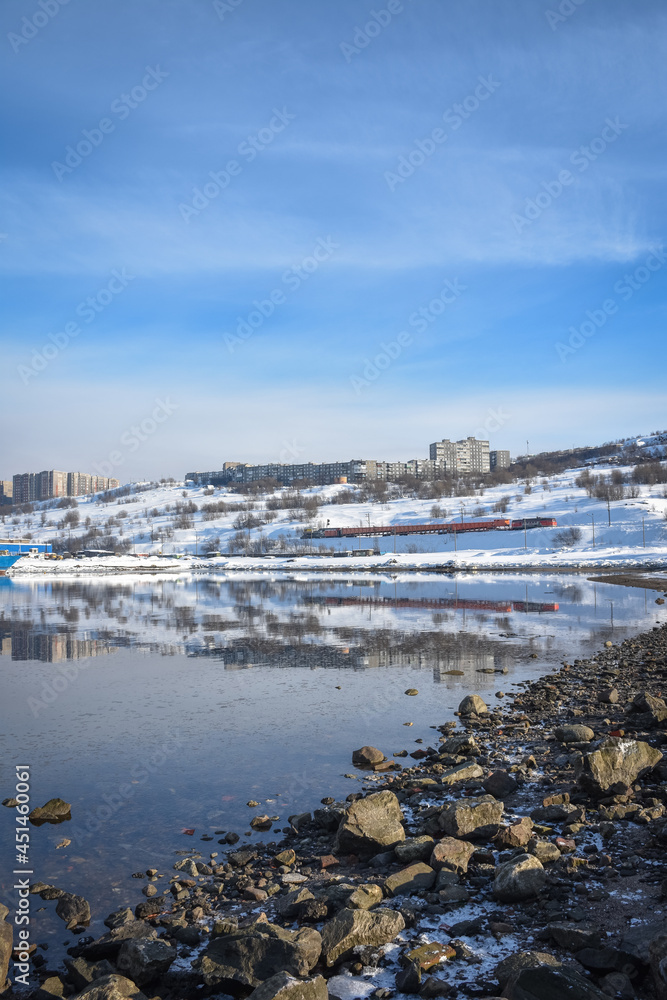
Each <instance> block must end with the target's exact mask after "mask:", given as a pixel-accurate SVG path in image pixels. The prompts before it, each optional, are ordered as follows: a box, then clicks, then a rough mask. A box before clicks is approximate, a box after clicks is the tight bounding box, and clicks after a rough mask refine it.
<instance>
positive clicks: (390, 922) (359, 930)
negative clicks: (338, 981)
mask: <svg viewBox="0 0 667 1000" xmlns="http://www.w3.org/2000/svg"><path fill="white" fill-rule="evenodd" d="M404 927H405V921H404V919H403V917H402V916H401V914H400V913H397V912H396V910H387V909H379V910H373V911H369V910H350V909H347V908H346V909H344V910H341V911H340V912H339V913H337V914H336V916H335V917H333V918H332V919H331V920H329V921H327V923H326V924H325V925H324V927H323V928H322V956H323V958H324V960H325V962H326V964H327V966H329V967H331V966H332V965H334V964H335V963H336V962H337V961H339V960H340V959H342V958H347V957H348V956H349V955H351V954H352V950H353V949H354V948H356V946H357V945H370V946H372V947H376V946H377V945H381V944H389V942H390V941H393V940H394V938H395V937H396V935H397V934H400V932H401V931H402V930H403V929H404Z"/></svg>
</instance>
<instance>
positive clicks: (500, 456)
mask: <svg viewBox="0 0 667 1000" xmlns="http://www.w3.org/2000/svg"><path fill="white" fill-rule="evenodd" d="M489 461H490V463H491V472H494V471H495V470H496V469H509V467H510V453H509V451H490V452H489Z"/></svg>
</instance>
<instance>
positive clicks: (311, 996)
mask: <svg viewBox="0 0 667 1000" xmlns="http://www.w3.org/2000/svg"><path fill="white" fill-rule="evenodd" d="M327 997H328V993H327V984H326V980H325V979H324V978H323V977H322V976H313V978H312V979H295V978H294V976H290V975H289V973H288V972H277V973H276V974H275V976H271V978H270V979H267V980H266V981H265V982H263V983H262V985H261V986H258V987H257V989H256V990H253V992H252V993H251V994H250V997H249V1000H327Z"/></svg>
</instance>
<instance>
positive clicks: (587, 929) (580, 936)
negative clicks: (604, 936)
mask: <svg viewBox="0 0 667 1000" xmlns="http://www.w3.org/2000/svg"><path fill="white" fill-rule="evenodd" d="M547 930H548V931H549V933H550V934H551V937H552V938H553V939H554V941H555V942H556V944H557V945H559V947H561V948H564V949H565V951H581V949H582V948H599V947H600V938H601V934H600V930H599V929H598V928H597V927H594V926H593V925H592V924H588V923H585V922H583V921H582V922H581V923H574V922H572V921H569V920H563V921H556V922H555V923H551V924H547Z"/></svg>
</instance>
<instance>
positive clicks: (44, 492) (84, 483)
mask: <svg viewBox="0 0 667 1000" xmlns="http://www.w3.org/2000/svg"><path fill="white" fill-rule="evenodd" d="M117 486H120V482H119V481H118V480H117V479H107V477H106V476H94V475H91V474H89V473H87V472H60V471H59V470H57V469H47V470H45V471H44V472H22V473H19V474H18V475H16V476H14V477H13V479H12V480H11V482H10V481H9V480H2V481H0V502H1V503H32V502H33V501H35V500H52V499H53V498H54V497H80V496H85V495H87V494H89V493H100V492H102V491H103V490H113V489H115V488H116V487H117Z"/></svg>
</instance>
